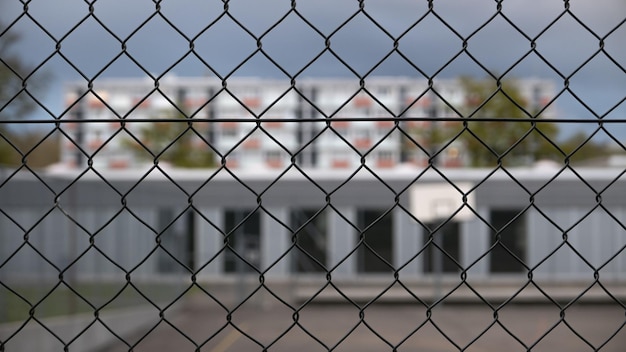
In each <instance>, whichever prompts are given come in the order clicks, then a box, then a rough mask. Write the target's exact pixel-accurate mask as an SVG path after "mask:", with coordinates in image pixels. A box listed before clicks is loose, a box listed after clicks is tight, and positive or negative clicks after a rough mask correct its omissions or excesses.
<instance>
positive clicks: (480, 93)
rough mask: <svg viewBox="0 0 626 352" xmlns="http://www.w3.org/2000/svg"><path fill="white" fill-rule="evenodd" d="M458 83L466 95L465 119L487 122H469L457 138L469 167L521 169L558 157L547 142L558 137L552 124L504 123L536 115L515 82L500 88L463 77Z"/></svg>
mask: <svg viewBox="0 0 626 352" xmlns="http://www.w3.org/2000/svg"><path fill="white" fill-rule="evenodd" d="M460 82H461V85H462V86H463V89H464V91H465V92H466V104H465V106H464V109H463V110H464V114H465V116H466V117H468V118H470V119H472V118H475V119H483V118H486V119H489V121H469V122H468V123H467V130H466V131H464V133H463V134H462V135H461V137H460V138H461V139H462V141H463V142H464V144H465V147H466V148H467V153H468V155H469V158H470V164H471V165H472V166H494V165H497V164H498V163H501V164H502V165H506V166H510V165H523V164H528V163H529V162H533V161H535V160H538V159H544V158H554V157H557V156H558V151H557V150H556V149H555V148H554V147H553V146H552V143H551V142H550V141H555V140H556V137H557V134H558V128H557V126H556V125H555V124H553V123H535V124H534V126H533V124H532V123H531V122H526V121H519V122H518V121H509V120H508V119H522V118H529V117H535V115H536V111H533V107H532V106H531V104H530V102H529V101H527V100H526V99H525V98H524V97H523V96H522V94H521V92H520V90H519V89H518V85H517V83H516V81H515V80H504V81H502V82H501V86H500V88H498V86H497V84H496V82H495V81H493V80H489V79H482V80H476V79H472V78H467V77H463V78H462V79H461V80H460ZM537 118H541V116H538V117H537ZM504 119H507V120H504Z"/></svg>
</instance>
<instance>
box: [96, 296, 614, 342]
mask: <svg viewBox="0 0 626 352" xmlns="http://www.w3.org/2000/svg"><path fill="white" fill-rule="evenodd" d="M229 308H232V307H229ZM166 318H168V316H167V315H166ZM229 318H230V322H231V325H229V324H228V323H227V322H228V320H229ZM496 318H497V319H496ZM168 321H169V324H168V323H166V322H164V321H162V322H160V323H158V322H155V324H154V325H153V326H151V327H148V328H146V329H143V330H142V331H139V332H138V333H137V334H135V335H133V336H126V337H124V338H125V339H127V340H128V342H129V343H130V344H131V345H133V351H196V350H198V351H206V352H224V351H263V350H264V349H267V350H268V351H290V352H292V351H298V352H308V351H328V350H333V351H393V350H394V348H395V350H397V351H433V352H436V351H459V350H463V351H476V352H486V351H506V352H513V351H527V350H529V349H530V350H532V351H594V350H601V351H607V352H613V351H614V352H623V351H624V346H626V328H624V329H622V327H623V325H624V324H626V315H625V310H624V309H623V308H622V307H620V306H618V305H615V304H580V305H575V306H572V307H569V308H567V309H566V310H565V311H564V313H563V314H561V311H560V309H559V308H558V307H556V306H554V305H550V304H540V305H532V304H519V305H507V306H505V307H503V308H502V309H501V310H499V311H498V312H497V313H494V311H493V310H492V309H491V308H489V307H488V306H486V305H480V304H447V305H443V306H438V307H435V308H433V309H432V310H431V311H430V312H429V311H427V309H426V308H424V307H423V306H420V305H418V304H378V305H372V306H369V307H366V308H365V309H364V310H363V311H362V312H360V311H359V309H358V308H357V307H354V306H351V305H348V304H316V305H308V306H305V307H304V308H303V309H301V310H300V311H299V312H298V314H295V313H294V311H293V310H292V309H290V308H288V307H287V306H284V305H281V304H272V305H261V304H255V303H254V302H249V303H247V304H244V305H242V306H241V307H240V308H238V309H236V310H235V311H234V312H233V313H232V315H230V317H229V315H228V313H227V312H226V311H225V310H224V309H223V308H220V307H219V306H218V305H217V304H211V303H210V301H209V300H208V299H194V300H192V301H191V302H187V303H186V306H185V307H184V308H182V310H181V312H180V313H179V315H177V316H175V317H172V318H168ZM128 350H129V347H128V346H127V345H125V344H124V343H122V342H117V343H114V344H113V345H111V346H110V348H107V349H106V350H105V351H107V352H117V351H128Z"/></svg>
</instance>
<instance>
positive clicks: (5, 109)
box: [0, 23, 58, 166]
mask: <svg viewBox="0 0 626 352" xmlns="http://www.w3.org/2000/svg"><path fill="white" fill-rule="evenodd" d="M19 40H20V36H19V35H18V34H17V33H15V32H12V31H9V30H7V29H6V28H5V26H4V25H3V24H2V23H0V164H2V165H12V166H17V165H20V164H21V163H22V160H21V159H22V158H21V154H27V153H29V151H30V150H31V148H33V147H35V146H37V145H39V142H40V139H41V138H42V137H43V136H42V135H41V134H38V133H33V132H28V133H24V132H21V131H19V130H17V129H9V128H7V126H8V124H7V122H8V121H11V120H17V119H23V118H25V117H27V116H28V115H29V114H30V113H32V112H33V110H35V108H36V107H37V103H36V101H35V100H34V99H33V98H32V97H31V96H30V95H29V93H31V94H33V93H35V92H39V91H41V90H43V89H45V88H46V86H47V83H48V77H47V76H48V75H47V74H42V75H39V76H38V77H37V78H36V79H34V78H32V76H31V75H32V74H33V73H34V69H35V68H34V67H32V66H30V65H29V64H27V63H26V62H25V61H24V60H22V58H21V57H20V56H19V55H18V54H17V53H16V52H15V50H14V48H15V45H16V44H17V43H18V42H19ZM38 137H39V139H38ZM48 143H53V144H55V143H56V141H52V140H49V141H43V144H48ZM16 148H17V149H16ZM18 150H19V151H18ZM20 153H21V154H20ZM46 154H50V161H49V162H47V163H46V162H44V161H41V162H37V163H36V164H37V165H39V164H41V165H40V166H43V165H45V164H49V163H52V162H55V161H57V160H58V150H54V153H51V151H50V150H49V151H47V153H46ZM33 155H34V153H33Z"/></svg>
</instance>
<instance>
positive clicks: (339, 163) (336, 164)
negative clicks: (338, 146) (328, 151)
mask: <svg viewBox="0 0 626 352" xmlns="http://www.w3.org/2000/svg"><path fill="white" fill-rule="evenodd" d="M349 166H350V162H349V161H348V160H344V159H337V160H333V162H332V167H333V168H335V169H346V168H348V167H349Z"/></svg>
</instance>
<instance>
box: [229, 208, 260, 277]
mask: <svg viewBox="0 0 626 352" xmlns="http://www.w3.org/2000/svg"><path fill="white" fill-rule="evenodd" d="M224 235H225V236H226V238H225V243H226V244H227V247H226V250H225V252H224V271H225V272H227V273H244V272H253V271H256V270H258V268H259V266H260V264H261V217H260V216H259V213H258V212H253V211H252V210H240V209H237V210H233V209H231V210H226V211H225V212H224Z"/></svg>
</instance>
